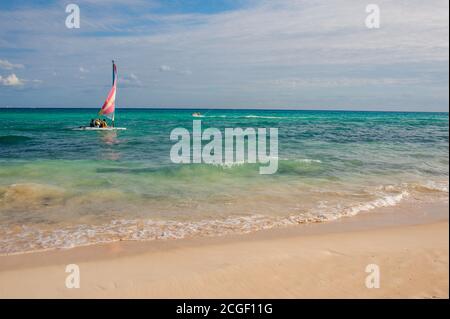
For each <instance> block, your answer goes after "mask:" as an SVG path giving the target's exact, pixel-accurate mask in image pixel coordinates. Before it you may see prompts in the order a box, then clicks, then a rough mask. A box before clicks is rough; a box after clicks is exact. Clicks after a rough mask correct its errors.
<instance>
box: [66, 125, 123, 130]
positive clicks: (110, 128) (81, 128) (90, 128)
mask: <svg viewBox="0 0 450 319" xmlns="http://www.w3.org/2000/svg"><path fill="white" fill-rule="evenodd" d="M126 129H127V128H126V127H90V126H80V127H78V128H75V129H74V130H75V131H125V130H126Z"/></svg>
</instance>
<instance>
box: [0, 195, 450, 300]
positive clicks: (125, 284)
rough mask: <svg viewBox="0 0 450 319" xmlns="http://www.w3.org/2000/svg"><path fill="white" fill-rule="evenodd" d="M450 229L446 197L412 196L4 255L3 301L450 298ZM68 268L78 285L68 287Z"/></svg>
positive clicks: (1, 259)
mask: <svg viewBox="0 0 450 319" xmlns="http://www.w3.org/2000/svg"><path fill="white" fill-rule="evenodd" d="M448 234H449V232H448V204H447V203H428V204H422V205H419V206H417V205H415V204H414V203H412V202H411V203H402V204H399V205H398V206H396V207H384V208H380V209H376V210H374V211H372V212H370V213H367V214H360V215H358V216H354V217H351V218H350V217H349V218H343V219H340V220H338V221H332V222H327V223H315V224H302V225H295V226H289V227H282V228H275V229H270V230H263V231H258V232H254V233H250V234H242V235H225V236H220V237H201V238H187V239H179V240H161V241H141V242H134V241H122V242H114V243H108V244H96V245H92V246H84V247H77V248H72V249H64V250H52V251H45V252H36V253H26V254H20V255H11V256H1V257H0V297H2V298H14V297H30V298H53V297H56V298H86V297H93V298H103V297H104V298H110V297H112V298H115V297H125V298H135V297H137V298H146V297H149V298H153V297H155V298H231V297H235V298H304V297H311V298H316V297H325V298H339V297H342V298H347V297H362V298H366V297H367V298H372V297H374V298H377V297H392V298H396V297H417V298H422V297H429V298H433V297H439V298H448ZM365 246H367V247H365ZM374 261H376V262H377V263H379V264H380V268H381V273H382V276H383V277H382V278H384V279H385V280H383V279H382V287H381V288H380V289H367V288H365V287H364V279H361V278H365V276H366V275H367V274H366V273H365V271H364V267H363V265H362V264H363V263H365V265H367V264H370V263H373V262H374ZM67 264H78V265H79V266H80V273H81V288H80V289H67V288H65V286H64V283H65V278H66V276H67V275H68V274H67V273H65V265H67ZM361 267H362V268H361ZM308 269H309V270H308ZM310 271H313V273H310ZM315 272H319V273H320V274H316V273H315ZM386 272H387V275H386V274H385V273H386ZM275 273H276V275H274V274H275ZM339 274H342V276H339ZM317 276H319V278H320V280H319V283H320V285H319V286H317V285H316V283H317V279H318V278H317ZM386 276H387V277H386ZM389 277H391V278H394V277H395V279H393V280H392V282H394V283H396V284H395V285H394V286H390V285H389V282H388V281H387V280H386V278H389ZM355 278H359V279H358V281H355ZM411 278H416V279H417V280H418V282H416V284H411V283H410V282H411V280H413V279H411ZM344 279H345V280H344ZM342 280H343V281H342ZM361 280H362V281H361ZM386 282H388V283H386ZM383 286H387V288H385V287H383ZM275 287H276V288H275ZM319 287H320V289H319Z"/></svg>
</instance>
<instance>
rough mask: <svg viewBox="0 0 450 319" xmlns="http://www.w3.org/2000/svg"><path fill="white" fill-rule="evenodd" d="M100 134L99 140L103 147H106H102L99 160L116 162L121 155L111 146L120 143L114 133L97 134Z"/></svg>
mask: <svg viewBox="0 0 450 319" xmlns="http://www.w3.org/2000/svg"><path fill="white" fill-rule="evenodd" d="M98 133H99V134H100V140H101V142H102V144H103V145H107V146H108V147H102V148H101V149H100V150H99V151H100V158H101V159H104V160H110V161H117V160H120V158H121V153H120V151H118V150H117V149H114V148H113V146H114V145H117V144H119V143H120V141H119V139H118V135H117V132H116V131H105V132H101V131H99V132H98Z"/></svg>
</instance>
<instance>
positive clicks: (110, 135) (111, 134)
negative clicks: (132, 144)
mask: <svg viewBox="0 0 450 319" xmlns="http://www.w3.org/2000/svg"><path fill="white" fill-rule="evenodd" d="M98 133H99V134H100V138H101V140H102V142H103V143H105V144H107V145H114V144H118V143H119V140H118V139H117V132H116V131H105V132H102V131H99V132H98Z"/></svg>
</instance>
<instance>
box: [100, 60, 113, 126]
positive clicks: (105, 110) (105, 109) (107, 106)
mask: <svg viewBox="0 0 450 319" xmlns="http://www.w3.org/2000/svg"><path fill="white" fill-rule="evenodd" d="M116 90H117V67H116V64H115V63H114V62H113V84H112V88H111V90H110V91H109V93H108V97H107V98H106V100H105V103H103V106H102V108H101V110H100V112H99V113H98V114H99V115H104V116H106V117H108V118H110V119H113V120H114V111H115V106H116V105H115V104H116Z"/></svg>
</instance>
